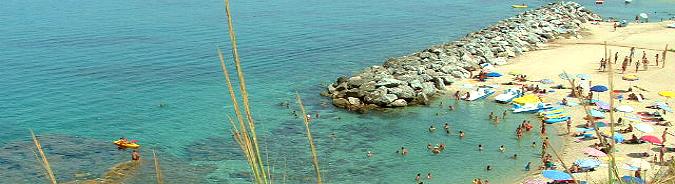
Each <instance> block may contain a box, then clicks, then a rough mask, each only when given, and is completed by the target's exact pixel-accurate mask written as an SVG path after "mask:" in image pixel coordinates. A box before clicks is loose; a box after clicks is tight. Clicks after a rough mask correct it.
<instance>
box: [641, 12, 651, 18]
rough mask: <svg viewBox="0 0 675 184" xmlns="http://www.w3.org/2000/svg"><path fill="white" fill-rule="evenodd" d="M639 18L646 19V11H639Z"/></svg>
mask: <svg viewBox="0 0 675 184" xmlns="http://www.w3.org/2000/svg"><path fill="white" fill-rule="evenodd" d="M640 18H643V19H648V18H649V15H647V14H646V13H640Z"/></svg>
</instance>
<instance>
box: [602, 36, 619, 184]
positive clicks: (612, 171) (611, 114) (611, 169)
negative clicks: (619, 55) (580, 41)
mask: <svg viewBox="0 0 675 184" xmlns="http://www.w3.org/2000/svg"><path fill="white" fill-rule="evenodd" d="M609 60H610V58H608V57H607V42H606V41H605V63H606V65H607V66H608V69H609V71H608V74H607V76H608V80H609V81H608V83H609V122H610V123H609V128H610V132H611V133H610V140H611V141H612V144H611V145H612V146H611V148H610V150H609V153H607V156H609V167H607V169H608V170H607V173H608V174H609V178H608V180H609V181H608V182H609V183H610V184H612V183H613V182H612V181H613V180H614V178H613V177H612V176H616V180H618V181H619V183H622V181H621V178H620V177H619V173H618V172H617V168H616V159H614V152H615V151H616V149H615V147H616V140H615V139H614V122H615V121H614V69H613V68H612V64H611V63H610V62H609Z"/></svg>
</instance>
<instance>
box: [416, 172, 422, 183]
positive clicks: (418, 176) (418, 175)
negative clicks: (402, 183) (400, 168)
mask: <svg viewBox="0 0 675 184" xmlns="http://www.w3.org/2000/svg"><path fill="white" fill-rule="evenodd" d="M421 179H422V174H420V173H417V176H415V181H420V180H421Z"/></svg>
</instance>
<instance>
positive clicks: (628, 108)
mask: <svg viewBox="0 0 675 184" xmlns="http://www.w3.org/2000/svg"><path fill="white" fill-rule="evenodd" d="M633 110H634V109H633V107H631V106H627V105H622V106H619V107H616V111H619V112H633Z"/></svg>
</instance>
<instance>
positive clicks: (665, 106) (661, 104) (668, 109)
mask: <svg viewBox="0 0 675 184" xmlns="http://www.w3.org/2000/svg"><path fill="white" fill-rule="evenodd" d="M654 105H655V106H656V107H658V108H659V109H663V110H666V111H668V112H673V110H672V109H671V108H670V106H669V105H668V104H666V103H664V102H656V103H654Z"/></svg>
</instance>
